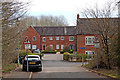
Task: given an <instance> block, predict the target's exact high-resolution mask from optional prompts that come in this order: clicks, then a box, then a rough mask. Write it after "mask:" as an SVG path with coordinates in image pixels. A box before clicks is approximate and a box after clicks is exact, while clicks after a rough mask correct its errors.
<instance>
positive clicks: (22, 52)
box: [19, 50, 40, 58]
mask: <svg viewBox="0 0 120 80" xmlns="http://www.w3.org/2000/svg"><path fill="white" fill-rule="evenodd" d="M26 55H27V51H26V50H20V51H19V56H20V57H23V58H24V57H25V56H26ZM28 55H39V56H40V53H31V52H30V51H28Z"/></svg>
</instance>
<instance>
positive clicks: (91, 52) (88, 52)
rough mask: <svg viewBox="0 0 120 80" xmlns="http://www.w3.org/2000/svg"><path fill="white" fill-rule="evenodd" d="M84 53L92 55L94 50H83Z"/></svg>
mask: <svg viewBox="0 0 120 80" xmlns="http://www.w3.org/2000/svg"><path fill="white" fill-rule="evenodd" d="M85 54H88V55H93V54H94V51H85Z"/></svg>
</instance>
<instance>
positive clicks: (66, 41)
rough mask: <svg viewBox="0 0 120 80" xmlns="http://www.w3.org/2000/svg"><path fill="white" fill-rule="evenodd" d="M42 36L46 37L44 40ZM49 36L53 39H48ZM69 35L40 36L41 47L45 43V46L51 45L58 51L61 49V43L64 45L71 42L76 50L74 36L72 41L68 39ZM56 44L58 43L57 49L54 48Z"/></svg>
mask: <svg viewBox="0 0 120 80" xmlns="http://www.w3.org/2000/svg"><path fill="white" fill-rule="evenodd" d="M43 37H45V38H46V41H45V42H43V41H42V39H43ZM50 37H52V38H53V40H50V39H49V38H50ZM56 37H59V40H56ZM61 37H64V40H61ZM69 37H70V36H41V48H42V45H43V44H45V45H46V47H47V46H50V45H53V49H54V50H57V51H60V50H61V45H64V46H65V45H70V44H72V45H74V50H76V36H73V37H74V40H73V41H69ZM56 45H59V49H56ZM42 49H43V48H42Z"/></svg>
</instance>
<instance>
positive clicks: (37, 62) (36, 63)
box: [22, 55, 42, 71]
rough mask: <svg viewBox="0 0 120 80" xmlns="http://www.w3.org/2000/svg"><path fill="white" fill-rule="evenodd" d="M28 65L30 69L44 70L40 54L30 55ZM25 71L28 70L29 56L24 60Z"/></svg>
mask: <svg viewBox="0 0 120 80" xmlns="http://www.w3.org/2000/svg"><path fill="white" fill-rule="evenodd" d="M28 66H29V70H39V71H42V62H41V59H40V56H39V55H28ZM22 70H23V71H26V70H27V56H26V57H25V59H24V62H23V68H22Z"/></svg>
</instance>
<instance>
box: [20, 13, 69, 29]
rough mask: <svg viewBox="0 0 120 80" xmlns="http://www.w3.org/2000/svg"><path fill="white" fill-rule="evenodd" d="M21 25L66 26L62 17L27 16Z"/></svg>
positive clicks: (65, 21)
mask: <svg viewBox="0 0 120 80" xmlns="http://www.w3.org/2000/svg"><path fill="white" fill-rule="evenodd" d="M22 24H24V25H25V26H26V27H28V26H67V25H68V23H67V20H66V19H65V17H64V16H43V15H42V16H40V17H35V16H27V17H26V18H24V19H23V20H22Z"/></svg>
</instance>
